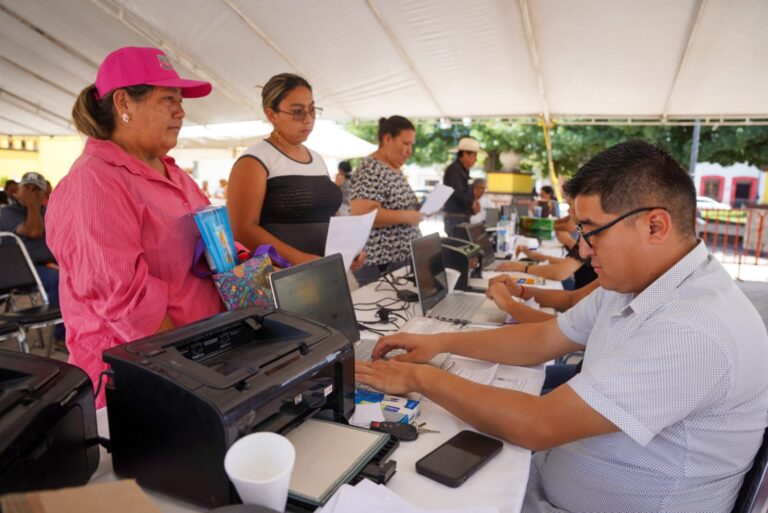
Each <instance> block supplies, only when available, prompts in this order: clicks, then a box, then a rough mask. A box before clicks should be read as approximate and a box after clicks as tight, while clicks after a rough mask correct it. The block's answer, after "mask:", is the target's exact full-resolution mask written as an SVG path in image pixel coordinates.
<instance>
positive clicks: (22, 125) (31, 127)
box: [0, 114, 45, 135]
mask: <svg viewBox="0 0 768 513" xmlns="http://www.w3.org/2000/svg"><path fill="white" fill-rule="evenodd" d="M0 119H2V120H3V121H7V122H9V123H13V124H14V125H16V126H20V127H22V128H26V129H27V130H31V131H32V132H33V133H35V134H39V135H45V134H44V133H43V132H42V131H41V130H38V129H37V128H35V127H33V126H29V125H27V124H24V123H21V122H19V121H16V120H15V119H11V118H9V117H6V116H3V115H1V114H0Z"/></svg>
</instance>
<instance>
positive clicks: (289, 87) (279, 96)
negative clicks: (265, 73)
mask: <svg viewBox="0 0 768 513" xmlns="http://www.w3.org/2000/svg"><path fill="white" fill-rule="evenodd" d="M297 87H306V88H307V89H309V90H310V91H312V86H311V85H309V82H307V80H306V79H305V78H304V77H300V76H299V75H294V74H293V73H280V74H279V75H275V76H274V77H272V78H270V79H269V81H268V82H267V85H265V86H264V89H262V90H261V106H262V108H264V109H266V108H267V107H269V108H270V109H272V110H279V106H280V102H281V101H283V98H285V96H286V95H287V94H288V93H290V92H291V91H293V90H294V89H296V88H297Z"/></svg>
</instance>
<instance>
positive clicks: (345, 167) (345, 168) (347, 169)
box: [339, 160, 352, 178]
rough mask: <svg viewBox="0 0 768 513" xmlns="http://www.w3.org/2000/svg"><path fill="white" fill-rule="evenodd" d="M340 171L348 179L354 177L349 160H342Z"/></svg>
mask: <svg viewBox="0 0 768 513" xmlns="http://www.w3.org/2000/svg"><path fill="white" fill-rule="evenodd" d="M339 171H341V172H342V173H343V174H344V176H345V177H346V178H349V177H350V175H352V164H350V163H349V161H348V160H342V161H341V162H339Z"/></svg>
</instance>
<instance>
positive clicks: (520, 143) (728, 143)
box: [346, 120, 768, 176]
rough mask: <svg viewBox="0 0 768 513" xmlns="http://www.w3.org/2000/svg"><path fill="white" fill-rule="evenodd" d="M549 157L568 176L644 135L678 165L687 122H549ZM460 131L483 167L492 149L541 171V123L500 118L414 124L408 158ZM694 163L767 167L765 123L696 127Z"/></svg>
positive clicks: (449, 143) (370, 131)
mask: <svg viewBox="0 0 768 513" xmlns="http://www.w3.org/2000/svg"><path fill="white" fill-rule="evenodd" d="M346 128H347V129H348V130H349V131H350V132H352V133H354V134H356V135H358V136H359V137H362V138H363V139H365V140H367V141H370V142H373V143H374V144H375V143H376V142H377V141H376V128H377V125H376V123H349V124H348V125H347V126H346ZM550 133H551V137H552V156H553V159H554V162H555V169H556V170H557V172H558V174H560V175H565V176H570V175H572V174H573V173H575V172H576V170H578V169H579V167H580V166H582V165H583V164H585V163H586V162H587V161H588V160H589V159H590V158H591V157H592V156H594V155H595V154H597V153H599V152H600V151H602V150H604V149H606V148H609V147H610V146H613V145H614V144H618V143H620V142H623V141H627V140H629V139H644V140H646V141H648V142H651V143H654V144H658V145H660V146H662V147H663V148H665V149H666V150H667V151H668V152H670V154H671V155H672V156H674V157H675V159H677V160H678V162H680V164H681V165H682V166H683V167H684V168H686V169H687V168H688V166H689V163H690V156H691V138H692V136H693V127H692V126H680V125H653V126H642V125H616V126H606V125H587V126H571V125H555V126H554V127H553V128H552V129H551V132H550ZM465 136H471V137H474V138H475V139H477V140H479V141H480V143H481V144H482V146H483V148H484V149H485V150H486V151H488V162H487V163H486V164H485V168H486V170H496V169H500V164H499V162H498V154H499V153H501V152H503V151H507V150H513V151H515V152H517V153H519V154H520V155H522V156H523V159H522V161H521V163H520V169H521V170H524V171H531V172H533V173H535V174H537V175H539V176H544V175H546V173H547V153H546V148H545V145H544V136H543V133H542V128H541V127H540V126H536V125H521V124H512V123H509V122H506V121H501V120H481V121H475V122H473V123H472V124H471V125H470V126H464V125H463V124H460V123H458V124H457V123H454V124H453V125H452V126H450V127H449V128H441V125H440V124H439V123H438V122H437V121H422V122H419V123H416V144H415V146H414V154H413V157H412V158H411V161H412V162H414V163H417V164H421V165H432V164H439V165H442V164H447V163H448V162H449V161H450V160H451V159H452V154H451V153H450V149H451V148H453V147H455V145H456V142H457V141H458V140H459V139H460V138H461V137H465ZM699 141H700V143H699V158H698V161H699V162H714V163H718V164H722V165H724V166H727V165H731V164H734V163H737V162H746V163H748V164H752V165H755V166H758V167H760V168H763V169H767V170H768V127H765V126H722V127H710V126H703V127H701V135H700V139H699Z"/></svg>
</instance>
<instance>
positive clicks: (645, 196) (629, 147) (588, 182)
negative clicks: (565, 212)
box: [564, 140, 696, 237]
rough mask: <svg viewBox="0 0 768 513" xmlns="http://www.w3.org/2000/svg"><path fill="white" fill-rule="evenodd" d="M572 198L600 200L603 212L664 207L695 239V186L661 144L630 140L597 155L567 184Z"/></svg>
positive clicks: (674, 220) (686, 232)
mask: <svg viewBox="0 0 768 513" xmlns="http://www.w3.org/2000/svg"><path fill="white" fill-rule="evenodd" d="M564 190H565V193H566V194H567V195H568V196H570V197H571V198H574V199H575V198H576V196H577V195H584V196H592V195H595V194H596V195H598V196H599V197H600V206H601V208H602V209H603V211H604V212H608V213H611V214H619V215H621V214H623V213H625V212H629V211H630V210H633V209H635V208H641V207H657V206H658V207H664V208H666V209H667V211H668V212H669V214H670V217H671V218H672V223H673V224H674V226H675V228H676V229H677V231H678V232H679V233H681V234H684V235H691V236H694V237H695V235H696V232H695V230H696V229H695V220H696V188H695V187H694V185H693V180H691V177H690V176H689V175H688V173H686V172H685V170H684V169H683V168H682V167H681V166H680V164H678V163H677V161H676V160H675V159H674V158H672V156H671V155H669V154H668V153H667V152H666V151H664V150H663V149H661V148H660V147H659V146H656V145H654V144H649V143H647V142H645V141H641V140H633V141H627V142H624V143H621V144H617V145H616V146H612V147H610V148H608V149H607V150H605V151H603V152H601V153H598V154H597V155H596V156H594V157H593V158H592V159H591V160H590V161H589V162H587V163H586V164H584V165H583V166H582V167H581V168H580V169H579V170H578V172H577V173H576V174H575V175H574V176H573V178H571V179H570V180H569V181H568V183H567V184H566V185H565V186H564Z"/></svg>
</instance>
